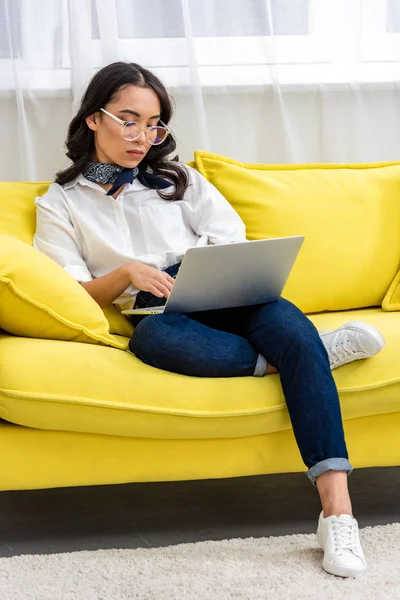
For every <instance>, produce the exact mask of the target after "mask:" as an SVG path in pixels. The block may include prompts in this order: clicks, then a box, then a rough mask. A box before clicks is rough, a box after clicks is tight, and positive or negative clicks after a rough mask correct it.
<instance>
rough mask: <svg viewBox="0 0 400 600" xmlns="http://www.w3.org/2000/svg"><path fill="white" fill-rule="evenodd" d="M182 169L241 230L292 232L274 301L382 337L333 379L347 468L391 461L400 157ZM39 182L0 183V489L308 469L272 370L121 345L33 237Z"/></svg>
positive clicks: (116, 330)
mask: <svg viewBox="0 0 400 600" xmlns="http://www.w3.org/2000/svg"><path fill="white" fill-rule="evenodd" d="M191 164H192V166H193V167H195V168H197V169H198V170H199V171H200V172H201V173H203V175H204V176H205V177H206V178H207V179H208V180H209V181H211V182H212V183H213V184H214V185H215V186H216V187H217V188H218V189H219V190H220V191H221V192H222V193H223V194H224V195H225V197H226V198H227V199H228V200H229V201H230V202H231V204H232V205H233V206H234V208H235V209H236V210H237V211H238V212H239V214H240V215H241V217H242V218H243V219H244V221H245V223H246V226H247V232H248V238H249V239H260V238H265V237H277V236H284V235H296V234H304V235H305V237H306V240H305V244H304V246H303V249H302V251H301V253H300V255H299V258H298V260H297V262H296V265H295V267H294V269H293V272H292V274H291V276H290V279H289V281H288V284H287V286H286V288H285V290H284V296H285V297H287V298H289V299H290V300H292V301H294V302H296V303H297V304H298V305H299V306H300V307H301V308H302V309H303V310H304V311H305V312H307V313H308V314H309V316H310V318H311V319H312V320H313V322H314V323H315V324H316V325H317V327H318V328H319V329H330V328H333V327H336V326H338V325H340V324H342V323H344V322H345V321H347V320H349V319H361V320H364V321H366V322H368V323H371V324H372V325H375V326H376V327H378V329H379V330H380V331H381V332H382V333H383V335H384V336H385V338H386V341H387V344H386V346H385V348H384V350H383V351H382V352H381V353H380V354H379V355H377V356H376V357H373V358H371V359H369V360H367V361H358V362H355V363H352V364H349V365H346V366H344V367H342V368H340V369H338V370H336V371H335V372H334V377H335V380H336V383H337V386H338V389H339V393H340V400H341V406H342V412H343V418H344V425H345V431H346V438H347V443H348V447H349V452H350V459H351V461H352V464H353V466H354V467H370V466H383V465H384V466H391V465H400V443H399V431H400V313H399V312H398V311H399V310H400V275H399V270H400V163H390V164H386V163H385V164H367V165H291V166H288V165H286V166H279V165H278V166H276V165H275V166H274V165H246V164H243V163H239V162H238V161H234V160H231V159H227V158H224V157H220V156H216V155H213V154H210V153H206V152H196V153H195V159H194V161H193V163H191ZM47 186H48V183H2V184H0V327H1V329H2V331H1V332H0V419H1V421H0V455H1V456H2V460H1V465H2V466H1V470H0V490H16V489H32V488H50V487H62V486H77V485H95V484H111V483H123V482H136V481H166V480H185V479H203V478H220V477H233V476H245V475H255V474H266V473H276V472H295V471H303V470H305V467H304V465H303V463H302V461H301V458H300V456H299V453H298V450H297V446H296V443H295V440H294V437H293V432H292V429H291V425H290V420H289V417H288V413H287V410H286V407H285V402H284V398H283V395H282V391H281V386H280V383H279V376H278V375H273V376H268V377H265V378H252V377H246V378H227V379H211V378H210V379H209V378H191V377H186V376H181V375H176V374H172V373H167V372H163V371H160V370H157V369H154V368H152V367H149V366H147V365H145V364H143V363H141V362H140V361H139V360H138V359H136V358H135V357H134V356H132V355H131V354H129V353H127V352H126V351H125V349H126V347H127V342H128V339H129V336H130V335H131V333H132V326H131V324H130V323H129V322H128V321H127V320H126V319H125V318H124V317H123V316H122V315H121V314H120V313H119V311H118V310H117V309H116V308H115V307H108V308H107V309H106V310H105V311H104V312H103V311H102V310H101V309H100V308H99V307H98V306H97V304H96V303H95V302H94V301H93V300H92V299H91V298H90V296H89V295H88V294H87V293H86V292H85V291H84V290H83V289H82V287H81V286H80V285H79V284H78V283H76V282H75V281H74V280H73V279H72V278H71V277H70V276H69V275H68V274H67V273H66V272H64V270H63V269H61V267H59V266H58V265H56V264H55V263H53V262H52V261H50V259H48V258H47V257H46V256H44V255H42V254H40V253H39V252H38V251H37V250H35V249H34V248H33V247H32V237H33V233H34V230H35V207H34V199H35V197H36V196H38V195H41V194H43V193H44V192H45V190H46V189H47Z"/></svg>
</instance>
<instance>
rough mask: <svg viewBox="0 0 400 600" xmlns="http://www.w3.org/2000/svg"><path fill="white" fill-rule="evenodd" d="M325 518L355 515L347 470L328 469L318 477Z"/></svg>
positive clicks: (318, 487)
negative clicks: (348, 485)
mask: <svg viewBox="0 0 400 600" xmlns="http://www.w3.org/2000/svg"><path fill="white" fill-rule="evenodd" d="M317 489H318V492H319V496H320V499H321V504H322V510H323V514H324V518H325V519H326V518H327V517H331V516H333V515H336V516H339V515H353V509H352V505H351V500H350V496H349V490H348V487H347V472H346V471H327V472H326V473H323V474H322V475H320V476H319V477H318V478H317Z"/></svg>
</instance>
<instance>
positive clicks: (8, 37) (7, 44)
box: [0, 0, 21, 58]
mask: <svg viewBox="0 0 400 600" xmlns="http://www.w3.org/2000/svg"><path fill="white" fill-rule="evenodd" d="M20 55H21V7H20V2H19V0H14V1H11V0H0V58H18V57H19V56H20Z"/></svg>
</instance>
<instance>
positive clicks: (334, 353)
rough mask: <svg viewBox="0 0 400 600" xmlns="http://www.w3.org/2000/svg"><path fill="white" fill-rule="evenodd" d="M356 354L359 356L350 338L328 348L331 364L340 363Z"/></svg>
mask: <svg viewBox="0 0 400 600" xmlns="http://www.w3.org/2000/svg"><path fill="white" fill-rule="evenodd" d="M354 354H357V352H356V351H355V350H354V348H353V346H352V345H351V341H350V340H349V339H348V338H345V339H344V340H340V341H339V342H336V341H335V342H334V343H333V344H332V345H331V346H329V347H328V356H329V361H330V363H331V364H336V363H340V362H342V361H343V360H346V359H348V358H349V356H354Z"/></svg>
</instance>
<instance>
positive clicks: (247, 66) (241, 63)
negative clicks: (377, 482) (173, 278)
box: [0, 0, 400, 180]
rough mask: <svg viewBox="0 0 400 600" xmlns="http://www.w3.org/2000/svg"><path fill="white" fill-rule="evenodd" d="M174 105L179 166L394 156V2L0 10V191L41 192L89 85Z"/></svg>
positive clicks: (45, 0)
mask: <svg viewBox="0 0 400 600" xmlns="http://www.w3.org/2000/svg"><path fill="white" fill-rule="evenodd" d="M117 60H127V61H133V62H138V63H140V64H142V65H143V66H145V67H147V68H150V69H151V70H153V71H154V72H155V73H156V74H157V75H158V76H159V77H160V78H161V79H162V80H163V81H164V83H165V84H166V85H167V87H168V88H169V90H170V93H171V94H172V96H173V97H174V98H175V105H176V109H175V115H174V120H173V123H172V125H173V129H174V131H175V134H176V138H177V141H178V149H179V154H180V157H181V159H182V160H185V161H187V160H191V159H192V157H193V151H194V150H196V149H203V150H208V151H211V152H216V153H219V154H223V155H226V156H229V157H231V158H236V159H238V160H243V161H246V162H259V163H267V162H269V163H289V162H297V163H298V162H300V163H309V162H341V163H350V162H361V161H386V160H398V159H399V158H400V151H399V150H400V148H399V140H400V88H399V83H400V69H399V66H400V0H0V71H1V73H0V75H1V77H0V109H1V112H0V134H1V140H2V144H1V146H0V179H1V180H51V179H53V178H54V174H55V172H56V171H57V170H59V169H61V168H63V167H64V166H65V165H66V164H68V160H67V159H66V157H65V148H64V140H65V137H66V131H67V127H68V123H69V121H70V119H71V117H72V116H73V114H74V110H75V109H76V107H77V106H78V105H79V101H80V98H81V95H82V92H83V91H84V89H85V86H86V85H87V83H88V81H89V80H90V78H91V76H92V75H93V74H94V73H95V72H96V70H98V69H99V68H101V67H102V66H104V65H106V64H108V63H110V62H113V61H117Z"/></svg>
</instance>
